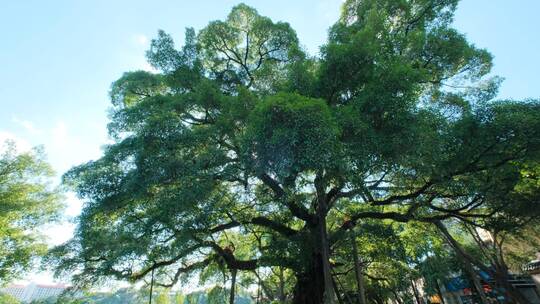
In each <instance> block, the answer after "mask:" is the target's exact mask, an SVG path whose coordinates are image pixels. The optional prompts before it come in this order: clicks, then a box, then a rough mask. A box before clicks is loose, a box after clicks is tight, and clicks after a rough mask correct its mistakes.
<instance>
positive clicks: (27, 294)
mask: <svg viewBox="0 0 540 304" xmlns="http://www.w3.org/2000/svg"><path fill="white" fill-rule="evenodd" d="M66 288H67V286H66V285H63V284H56V285H44V284H35V283H30V284H28V285H20V284H12V285H9V286H7V287H6V288H2V289H1V291H2V292H3V293H6V294H9V295H11V296H13V297H15V298H17V299H18V300H19V301H21V302H23V303H29V302H31V301H34V300H42V299H47V298H50V297H57V296H59V295H60V294H61V293H62V292H63V291H64V290H65V289H66Z"/></svg>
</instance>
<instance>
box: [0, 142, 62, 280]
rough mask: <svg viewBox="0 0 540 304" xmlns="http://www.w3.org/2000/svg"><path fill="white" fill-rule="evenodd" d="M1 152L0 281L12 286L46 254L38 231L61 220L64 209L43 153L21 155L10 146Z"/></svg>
mask: <svg viewBox="0 0 540 304" xmlns="http://www.w3.org/2000/svg"><path fill="white" fill-rule="evenodd" d="M0 151H3V152H1V155H0V281H4V282H8V281H10V280H12V279H15V278H17V277H20V275H21V274H22V273H23V272H24V271H26V270H28V269H30V268H31V267H32V266H33V262H34V261H35V259H36V258H37V257H40V256H42V255H43V254H45V252H46V249H47V246H46V244H45V242H44V238H43V236H42V235H40V234H39V233H38V232H37V228H38V227H40V226H42V225H44V224H46V223H51V222H53V221H54V220H57V219H58V215H59V210H60V207H61V205H60V203H59V198H60V197H59V194H58V192H57V191H56V190H54V189H53V188H52V187H51V185H50V180H51V177H52V176H53V172H52V170H51V168H50V166H49V165H48V164H47V163H46V162H45V160H44V155H43V152H42V151H41V150H40V149H34V150H32V151H29V152H24V153H18V152H17V150H16V147H15V145H14V143H12V142H6V143H5V144H4V146H2V147H0Z"/></svg>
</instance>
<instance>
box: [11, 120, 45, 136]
mask: <svg viewBox="0 0 540 304" xmlns="http://www.w3.org/2000/svg"><path fill="white" fill-rule="evenodd" d="M11 121H13V122H14V123H16V124H18V125H19V126H21V127H23V128H24V129H25V130H26V131H28V132H29V133H30V134H32V135H36V134H41V133H42V130H40V129H37V128H36V127H35V126H34V124H33V123H32V122H31V121H29V120H25V119H19V118H18V117H17V116H13V117H12V118H11Z"/></svg>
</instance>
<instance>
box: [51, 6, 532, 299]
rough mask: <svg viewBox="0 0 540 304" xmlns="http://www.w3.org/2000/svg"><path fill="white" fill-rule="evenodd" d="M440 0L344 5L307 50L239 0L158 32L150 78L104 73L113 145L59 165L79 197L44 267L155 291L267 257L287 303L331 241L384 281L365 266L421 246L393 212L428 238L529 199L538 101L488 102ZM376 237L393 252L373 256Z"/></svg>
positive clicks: (337, 257) (487, 90) (393, 266)
mask: <svg viewBox="0 0 540 304" xmlns="http://www.w3.org/2000/svg"><path fill="white" fill-rule="evenodd" d="M456 5H457V0H400V1H395V0H356V1H354V0H348V1H345V3H344V4H343V8H342V14H341V17H340V18H339V20H338V21H337V22H336V23H335V24H334V25H333V26H332V27H331V28H330V31H329V36H328V41H327V42H326V44H325V45H323V46H322V47H321V55H320V56H318V57H312V56H310V55H308V54H307V53H306V52H305V51H304V50H303V49H302V47H301V46H300V44H299V40H298V38H297V36H296V33H295V32H294V30H293V29H292V28H291V27H290V26H289V24H287V23H284V22H274V21H272V20H270V19H269V18H267V17H263V16H261V15H259V14H258V12H257V11H256V10H255V9H253V8H251V7H249V6H246V5H244V4H240V5H237V6H235V7H234V8H233V9H232V11H231V12H230V14H229V15H228V17H227V18H226V20H223V21H213V22H210V23H209V24H208V26H206V27H205V28H203V29H202V30H200V31H199V32H198V33H197V32H195V31H194V30H193V29H187V30H186V36H185V41H184V45H183V47H182V48H180V49H177V48H176V47H175V45H174V42H173V39H172V37H171V36H170V35H168V34H166V33H165V32H163V31H160V32H159V33H158V37H157V38H156V39H154V40H153V41H152V44H151V47H150V50H149V51H148V52H147V57H148V61H149V63H150V64H151V65H152V66H153V67H154V68H155V69H156V70H158V71H159V72H157V73H150V72H145V71H134V72H127V73H125V74H124V75H123V76H122V77H121V78H120V79H118V80H117V81H116V82H114V84H113V85H112V88H111V101H112V109H111V122H110V124H109V126H108V127H109V133H110V135H111V136H112V137H113V138H114V139H115V142H114V143H113V144H111V145H109V146H107V147H106V148H105V150H104V156H103V157H102V158H100V159H98V160H96V161H90V162H88V163H86V164H82V165H80V166H78V167H75V168H73V169H72V170H70V171H69V172H68V173H66V175H65V176H64V179H65V182H66V183H68V184H69V185H71V186H72V187H74V189H75V190H76V191H77V193H78V194H79V196H80V197H81V198H82V199H84V201H85V204H84V208H83V211H82V214H81V215H80V216H79V218H78V226H77V229H76V233H75V236H74V238H73V239H72V240H70V241H69V242H67V243H65V244H63V245H62V246H59V247H57V248H56V249H55V250H54V252H53V253H54V256H56V257H57V262H58V268H57V270H58V272H59V273H62V272H69V273H75V275H74V280H75V282H77V283H79V284H81V285H85V284H95V283H96V282H100V281H102V280H104V279H111V278H112V279H119V280H129V281H137V280H144V279H146V280H149V277H150V276H151V275H152V274H154V275H155V277H156V280H157V282H158V283H159V284H161V285H163V286H172V285H175V284H177V283H178V282H180V281H182V280H183V279H186V278H188V277H190V276H191V277H193V276H195V275H199V277H200V278H201V280H206V281H214V282H216V283H220V282H223V280H232V282H233V283H234V282H235V279H236V275H237V273H238V274H239V275H240V276H246V277H247V276H259V281H261V278H260V275H261V274H265V273H266V274H267V278H270V277H273V278H274V279H272V280H278V279H277V278H278V277H279V276H278V277H276V274H277V273H279V272H275V271H276V270H283V269H284V270H285V272H282V273H281V277H279V280H278V282H280V283H282V287H283V286H285V284H286V282H287V276H290V277H292V279H293V282H294V283H293V284H294V288H293V291H292V294H293V295H292V298H293V302H294V303H323V302H325V303H333V301H334V297H335V296H339V297H341V296H343V295H344V293H341V294H340V292H338V293H337V295H336V294H335V290H339V289H340V288H342V287H338V288H335V285H336V284H338V285H339V282H337V280H339V277H340V274H339V273H341V272H342V270H343V271H345V270H346V269H348V268H349V267H350V266H351V265H352V260H351V259H350V258H346V257H347V256H349V257H350V256H351V248H350V247H349V246H350V245H351V242H350V241H348V240H350V238H351V235H352V237H353V239H354V240H355V241H356V242H357V244H358V245H359V246H360V247H359V252H360V253H361V254H362V255H363V256H364V257H365V259H366V261H368V260H369V259H370V258H371V257H376V258H377V259H379V260H378V261H372V263H367V264H365V265H368V266H369V267H371V266H373V267H377V268H370V269H371V270H368V272H369V271H371V274H370V276H371V277H372V278H373V280H371V282H374V284H375V283H376V284H383V285H384V284H387V285H385V286H397V285H399V284H404V283H403V282H404V281H403V280H402V281H399V282H397V281H396V282H383V281H378V280H376V279H377V278H376V276H374V275H373V274H375V273H376V269H379V271H395V272H396V276H399V274H398V272H399V269H400V268H399V267H410V266H411V265H413V264H415V263H420V262H421V260H422V259H423V258H425V256H426V255H428V254H429V253H430V252H433V250H435V249H436V248H437V246H438V245H436V243H430V242H426V247H424V249H425V250H424V251H423V252H422V251H421V250H420V249H416V251H413V250H411V249H410V248H409V249H408V247H407V245H406V244H407V243H409V244H411V243H414V242H411V235H408V236H407V234H404V233H402V232H400V231H403V229H404V228H403V227H404V226H403V225H409V224H411V225H412V224H413V223H416V224H417V225H418V226H411V227H413V228H414V227H416V228H414V229H415V230H414V231H415V233H416V234H415V235H416V236H424V235H425V236H426V239H429V238H428V237H427V236H428V235H432V234H433V229H435V226H434V225H433V224H435V223H439V222H441V221H445V220H459V221H463V222H472V221H474V220H477V219H482V220H486V221H488V220H489V219H491V218H502V217H504V216H505V215H507V214H510V213H511V212H513V210H514V211H515V209H514V208H515V207H516V206H518V205H520V206H528V208H530V209H534V208H536V209H539V206H538V200H537V196H536V193H533V192H534V191H533V192H526V191H521V192H519V191H516V187H517V186H518V185H524V184H523V180H524V178H523V175H522V174H520V172H523V170H524V166H525V165H526V164H533V163H535V162H537V161H538V160H539V156H540V155H539V151H540V149H539V148H540V136H539V135H540V134H539V133H540V103H539V102H538V101H537V100H526V101H514V100H494V97H495V96H496V93H497V88H498V85H499V84H500V79H499V78H497V77H491V78H490V77H489V75H490V74H489V72H490V69H491V67H492V56H491V55H490V54H489V52H487V51H486V50H484V49H481V48H478V47H476V46H475V45H474V44H472V43H470V42H468V41H467V39H466V38H465V36H464V35H463V34H461V33H459V32H458V31H457V30H455V29H453V28H452V17H453V13H454V11H455V9H456ZM531 178H532V179H534V180H537V177H536V176H535V177H531ZM523 187H525V186H523ZM528 193H530V194H531V195H528ZM400 227H401V228H400ZM411 229H412V228H411ZM407 238H408V240H409V241H407ZM394 242H396V244H397V243H403V244H404V245H403V246H402V247H392V248H391V252H392V255H395V256H396V257H400V258H399V260H398V259H395V260H394V259H392V258H391V255H390V256H388V255H386V256H387V258H386V259H381V256H382V255H380V254H377V250H380V249H381V248H382V247H384V246H391V244H392V243H394ZM385 244H386V245H385ZM379 246H381V248H380V247H379ZM409 247H410V246H409ZM439 247H440V246H439ZM434 248H435V249H434ZM389 250H390V249H389ZM411 255H412V256H413V257H414V256H416V257H417V259H416V260H414V259H410V258H405V257H407V256H411ZM401 257H403V258H401ZM385 269H386V270H385ZM272 271H274V272H273V273H274V274H272ZM252 278H253V277H252ZM253 280H254V282H256V281H257V280H256V279H253ZM262 280H263V281H264V278H262ZM264 283H265V282H262V284H263V287H264ZM267 283H269V282H268V281H267ZM409 283H410V282H409ZM388 284H390V285H388ZM392 284H394V285H392ZM407 284H408V283H407ZM278 285H279V284H278ZM373 286H375V285H373ZM381 286H382V285H381ZM407 286H408V285H407ZM233 287H234V284H233ZM368 287H369V286H368ZM350 288H353V287H350ZM232 290H233V291H234V288H232ZM392 290H394V289H393V288H389V289H388V291H389V292H391V291H392ZM367 296H370V290H369V288H368V290H367ZM232 297H233V298H234V292H233V294H232ZM373 298H375V296H373ZM381 303H382V302H381Z"/></svg>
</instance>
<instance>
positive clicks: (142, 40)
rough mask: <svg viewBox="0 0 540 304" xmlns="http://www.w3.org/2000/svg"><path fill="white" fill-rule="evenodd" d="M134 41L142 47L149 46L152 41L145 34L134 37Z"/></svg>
mask: <svg viewBox="0 0 540 304" xmlns="http://www.w3.org/2000/svg"><path fill="white" fill-rule="evenodd" d="M133 41H134V42H135V43H136V44H138V45H140V46H147V45H148V42H149V41H150V39H148V37H146V35H143V34H137V35H134V36H133Z"/></svg>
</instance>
